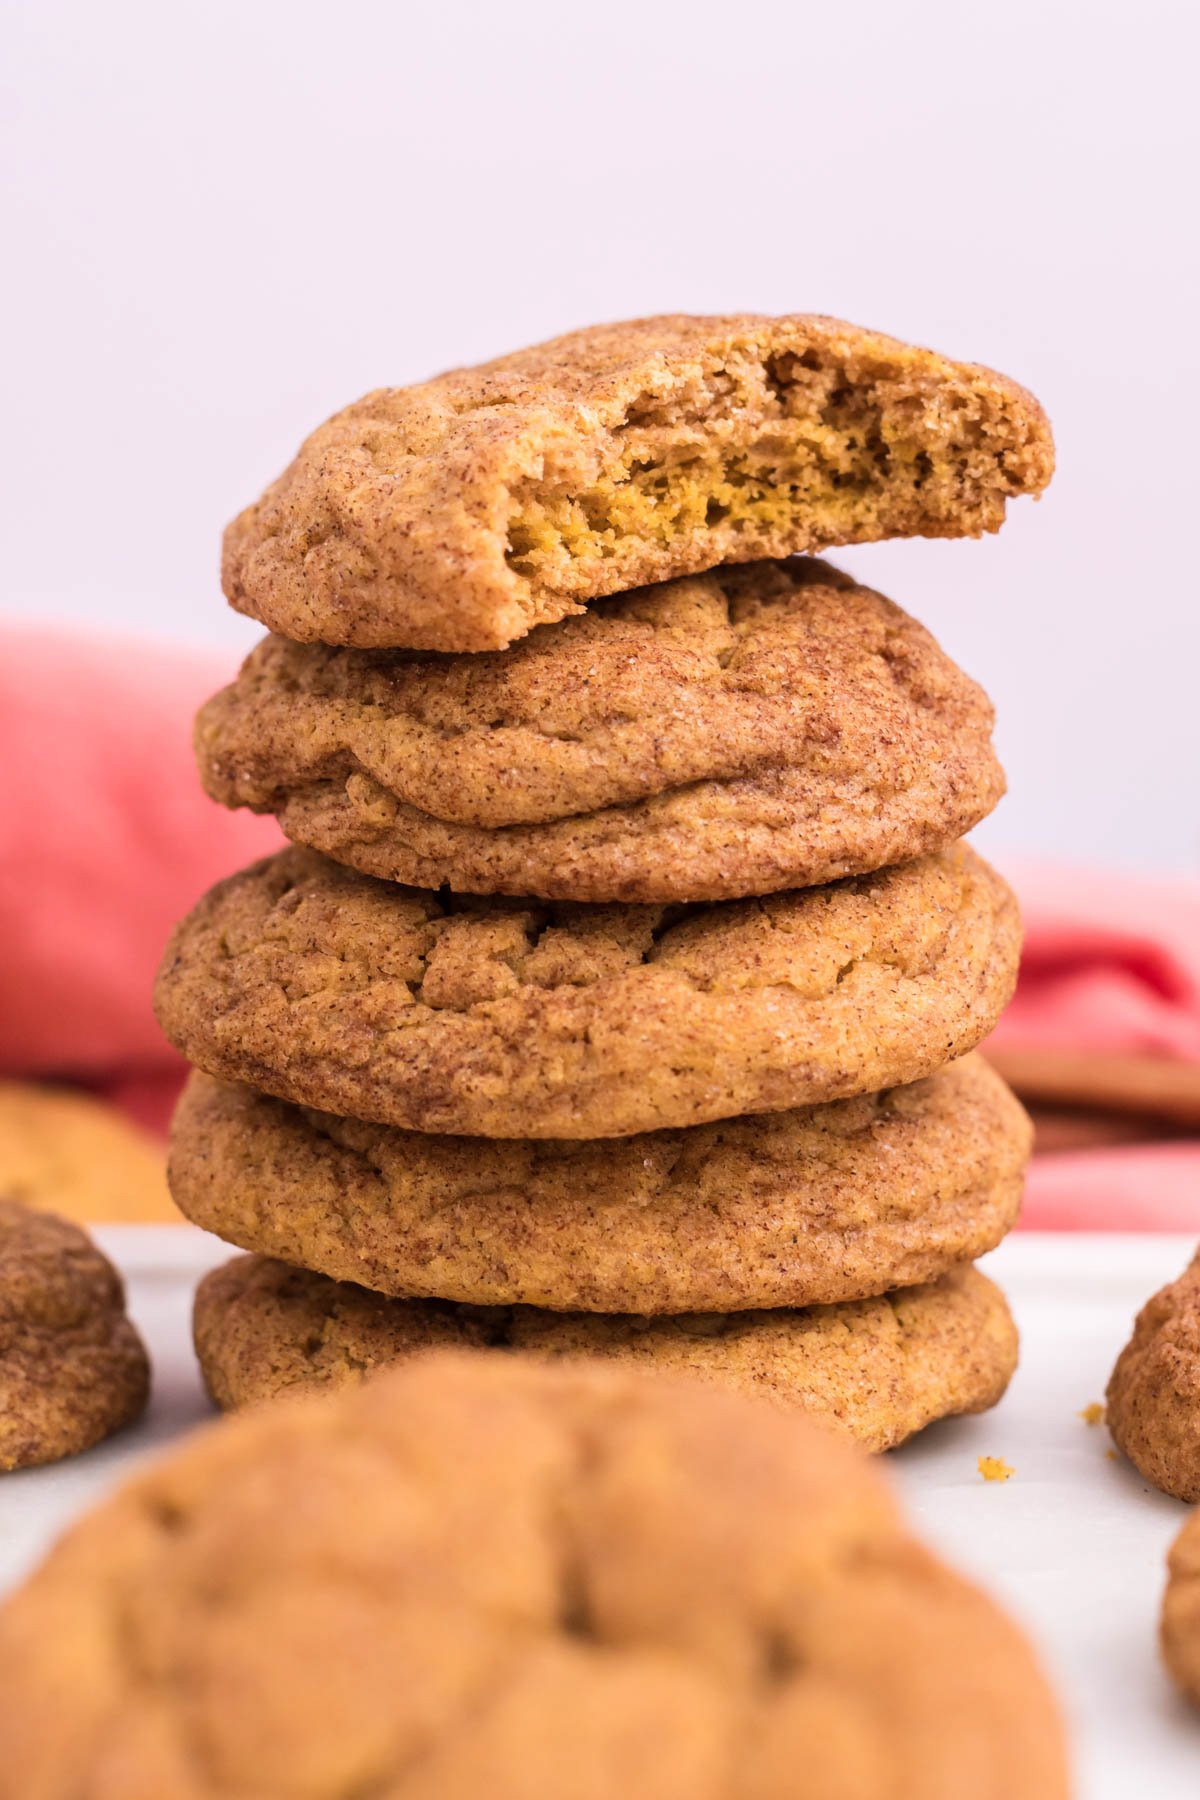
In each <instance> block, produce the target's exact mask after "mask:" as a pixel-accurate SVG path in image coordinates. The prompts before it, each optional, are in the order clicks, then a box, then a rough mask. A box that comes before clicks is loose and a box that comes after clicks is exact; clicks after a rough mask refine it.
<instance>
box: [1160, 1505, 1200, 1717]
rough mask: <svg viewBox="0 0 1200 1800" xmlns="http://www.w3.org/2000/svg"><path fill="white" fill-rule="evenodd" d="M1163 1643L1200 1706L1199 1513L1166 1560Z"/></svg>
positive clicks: (1177, 1677) (1177, 1676) (1179, 1679)
mask: <svg viewBox="0 0 1200 1800" xmlns="http://www.w3.org/2000/svg"><path fill="white" fill-rule="evenodd" d="M1161 1641H1162V1651H1163V1658H1164V1660H1165V1662H1166V1665H1167V1668H1168V1669H1169V1671H1170V1673H1171V1676H1172V1678H1173V1680H1174V1681H1175V1683H1176V1685H1177V1686H1178V1687H1179V1689H1180V1691H1181V1692H1182V1693H1184V1694H1186V1695H1187V1697H1188V1699H1189V1700H1192V1701H1194V1702H1195V1703H1196V1705H1197V1706H1200V1512H1194V1513H1193V1514H1192V1515H1191V1517H1190V1518H1189V1519H1188V1521H1187V1523H1186V1525H1185V1526H1184V1527H1183V1530H1182V1531H1181V1532H1180V1533H1179V1536H1178V1537H1177V1538H1176V1539H1175V1542H1174V1543H1173V1544H1172V1545H1171V1551H1170V1555H1169V1556H1168V1558H1167V1587H1166V1592H1165V1594H1164V1595H1163V1609H1162V1626H1161Z"/></svg>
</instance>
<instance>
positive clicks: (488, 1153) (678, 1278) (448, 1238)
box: [170, 1056, 1029, 1313]
mask: <svg viewBox="0 0 1200 1800" xmlns="http://www.w3.org/2000/svg"><path fill="white" fill-rule="evenodd" d="M1028 1151H1029V1122H1028V1120H1027V1119H1026V1117H1025V1114H1024V1113H1023V1112H1022V1110H1021V1107H1020V1106H1019V1105H1018V1103H1017V1101H1016V1100H1014V1098H1013V1096H1012V1095H1011V1094H1010V1093H1009V1092H1008V1090H1007V1089H1006V1088H1005V1086H1004V1083H1003V1082H1002V1081H1001V1080H1000V1078H999V1076H997V1075H996V1074H995V1073H994V1072H993V1071H992V1070H991V1069H990V1068H989V1067H988V1066H987V1064H986V1063H985V1062H983V1060H982V1059H981V1058H979V1057H974V1056H973V1057H969V1058H967V1059H966V1060H965V1061H963V1062H961V1063H956V1064H955V1065H954V1066H953V1067H951V1068H948V1069H943V1070H940V1071H939V1072H938V1073H937V1074H936V1075H931V1076H928V1077H927V1078H926V1079H925V1080H924V1081H919V1082H915V1083H914V1084H913V1085H912V1086H910V1087H903V1088H889V1089H887V1090H886V1091H884V1092H883V1093H879V1094H869V1095H862V1096H860V1097H859V1098H857V1099H854V1100H838V1101H834V1102H832V1103H831V1104H830V1105H828V1106H818V1107H808V1108H804V1109H800V1110H797V1111H793V1112H782V1113H760V1114H757V1115H754V1116H752V1117H748V1118H740V1119H731V1120H725V1121H722V1122H720V1123H717V1124H711V1125H696V1126H693V1127H691V1128H690V1129H688V1130H682V1131H663V1132H654V1133H649V1134H646V1133H643V1134H641V1135H639V1136H636V1137H628V1138H603V1139H599V1140H597V1141H594V1142H589V1141H586V1140H585V1141H583V1142H579V1141H571V1140H557V1139H540V1140H539V1139H533V1140H529V1139H524V1140H522V1139H493V1140H491V1141H490V1142H480V1140H479V1139H478V1138H462V1137H457V1138H455V1137H433V1136H429V1135H427V1134H426V1133H424V1132H414V1131H401V1130H397V1129H396V1128H394V1127H390V1126H386V1125H367V1124H362V1123H360V1122H358V1121H355V1120H352V1119H338V1118H335V1117H333V1116H332V1115H331V1114H329V1113H317V1112H311V1111H304V1110H302V1109H300V1108H299V1107H295V1106H290V1105H288V1103H287V1102H286V1101H283V1100H273V1099H270V1098H269V1097H268V1096H267V1095H265V1094H258V1093H255V1092H254V1090H253V1089H252V1088H245V1087H228V1086H226V1085H225V1084H223V1083H221V1082H217V1081H213V1080H212V1079H211V1078H210V1077H208V1076H206V1075H198V1074H197V1075H193V1076H192V1078H191V1081H190V1083H189V1085H188V1087H187V1089H186V1091H185V1093H184V1096H183V1099H182V1100H181V1102H180V1105H179V1109H178V1111H177V1113H176V1116H175V1123H174V1127H173V1131H172V1150H171V1170H170V1173H171V1185H172V1188H173V1190H174V1192H175V1196H176V1199H177V1201H178V1203H179V1206H180V1207H181V1209H182V1210H183V1212H184V1213H186V1215H187V1216H188V1218H190V1219H193V1220H194V1221H195V1223H196V1224H197V1225H202V1226H203V1227H204V1228H205V1229H206V1230H208V1231H214V1232H216V1233H217V1234H218V1236H220V1237H223V1238H226V1239H228V1241H229V1242H230V1243H232V1244H236V1245H237V1246H238V1247H239V1248H240V1249H243V1250H258V1251H263V1252H265V1253H266V1254H267V1255H269V1256H278V1257H282V1258H283V1260H284V1261H285V1262H290V1263H296V1264H298V1265H299V1266H301V1267H303V1268H306V1269H317V1270H320V1271H321V1272H322V1273H323V1274H326V1275H331V1276H334V1277H336V1278H337V1279H338V1280H341V1281H354V1282H360V1283H362V1285H363V1286H365V1287H369V1288H374V1289H377V1290H378V1291H379V1292H381V1293H385V1294H398V1295H404V1296H409V1297H411V1296H425V1297H427V1298H438V1299H444V1300H457V1301H463V1302H467V1303H471V1304H475V1305H482V1306H488V1305H502V1306H506V1305H513V1304H520V1305H526V1306H540V1307H549V1308H551V1309H554V1310H560V1311H577V1312H578V1311H582V1312H602V1313H603V1312H609V1313H611V1312H637V1313H663V1312H668V1313H669V1312H710V1311H711V1312H729V1311H734V1310H737V1309H738V1308H742V1307H768V1306H808V1305H811V1304H813V1303H814V1302H828V1301H833V1300H853V1299H859V1298H862V1297H863V1296H865V1295H870V1294H882V1293H885V1292H886V1291H887V1290H888V1289H889V1288H894V1287H907V1286H912V1285H913V1284H915V1283H917V1282H921V1281H929V1280H931V1279H932V1278H933V1277H935V1276H937V1275H940V1274H942V1273H944V1272H945V1270H946V1269H947V1268H950V1267H952V1266H953V1265H955V1264H957V1263H962V1262H970V1261H972V1260H973V1259H974V1258H975V1257H977V1256H982V1255H983V1253H984V1252H985V1251H987V1250H991V1249H993V1248H994V1247H995V1245H996V1244H998V1243H999V1242H1000V1240H1001V1238H1002V1237H1003V1236H1004V1235H1005V1233H1006V1232H1007V1231H1009V1230H1010V1229H1011V1227H1012V1225H1013V1223H1014V1222H1015V1220H1016V1216H1017V1211H1018V1208H1019V1205H1020V1198H1021V1187H1022V1180H1023V1175H1024V1168H1025V1161H1026V1158H1027V1155H1028Z"/></svg>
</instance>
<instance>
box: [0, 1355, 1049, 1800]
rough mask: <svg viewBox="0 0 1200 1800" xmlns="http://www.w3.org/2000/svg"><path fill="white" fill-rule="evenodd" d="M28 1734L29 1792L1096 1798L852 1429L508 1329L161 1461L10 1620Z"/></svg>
mask: <svg viewBox="0 0 1200 1800" xmlns="http://www.w3.org/2000/svg"><path fill="white" fill-rule="evenodd" d="M0 1742H2V1743H3V1745H4V1757H3V1760H2V1764H0V1795H3V1797H4V1800H16V1797H17V1796H20V1800H34V1797H35V1796H36V1800H117V1796H120V1797H121V1800H126V1797H127V1796H131V1795H134V1794H137V1795H146V1796H151V1795H153V1796H155V1800H157V1797H158V1796H166V1795H170V1796H171V1797H172V1800H235V1797H245V1800H249V1796H251V1795H255V1796H258V1795H261V1796H267V1795H269V1796H270V1797H271V1800H348V1796H351V1795H355V1796H363V1797H364V1800H365V1796H367V1795H370V1796H372V1797H373V1800H374V1797H376V1796H377V1797H378V1800H479V1796H480V1795H483V1794H487V1795H488V1796H490V1797H491V1800H564V1797H565V1796H579V1795H582V1794H584V1793H586V1794H587V1795H588V1796H589V1800H591V1797H595V1800H609V1797H610V1796H611V1797H613V1800H615V1797H616V1796H619V1795H625V1794H636V1795H638V1796H639V1800H685V1797H686V1800H701V1797H703V1800H718V1797H719V1796H732V1795H737V1796H739V1800H793V1797H794V1796H796V1795H797V1794H798V1793H800V1792H804V1793H807V1794H810V1795H814V1796H815V1795H822V1796H826V1795H828V1796H832V1795H835V1794H836V1795H837V1796H838V1800H881V1797H882V1796H884V1795H888V1796H896V1797H897V1800H899V1797H901V1796H903V1797H905V1800H907V1797H908V1796H918V1795H919V1796H923V1797H924V1796H933V1795H938V1796H943V1795H944V1796H954V1797H955V1800H958V1796H965V1795H970V1796H971V1800H1013V1797H1014V1796H1017V1795H1019V1796H1020V1800H1065V1797H1066V1795H1067V1791H1068V1783H1067V1776H1066V1772H1065V1762H1064V1747H1063V1734H1062V1728H1061V1725H1060V1723H1059V1718H1058V1713H1057V1708H1056V1707H1055V1704H1054V1701H1053V1699H1052V1697H1051V1694H1050V1692H1049V1689H1048V1687H1047V1685H1046V1682H1045V1679H1044V1677H1043V1676H1042V1674H1041V1672H1040V1670H1039V1668H1038V1665H1037V1662H1036V1660H1035V1658H1034V1656H1033V1655H1032V1653H1031V1651H1030V1649H1029V1647H1028V1645H1027V1644H1026V1642H1025V1639H1024V1638H1023V1636H1022V1635H1021V1634H1020V1633H1019V1632H1018V1631H1017V1630H1016V1628H1015V1627H1014V1626H1013V1625H1012V1624H1011V1623H1010V1621H1009V1620H1008V1619H1007V1618H1006V1617H1005V1615H1004V1614H1003V1613H1001V1612H1000V1611H999V1609H998V1608H997V1607H996V1606H995V1604H994V1603H993V1602H992V1601H991V1600H990V1599H988V1598H986V1597H985V1596H984V1595H982V1594H981V1593H980V1592H978V1590H976V1589H975V1588H974V1587H972V1586H971V1585H970V1584H969V1583H967V1582H965V1581H964V1580H963V1579H962V1578H961V1577H960V1576H958V1575H956V1574H954V1573H952V1572H951V1571H950V1570H949V1569H947V1568H946V1567H945V1566H944V1565H943V1564H942V1563H941V1562H939V1561H938V1560H937V1558H936V1557H934V1556H933V1555H932V1554H931V1553H930V1552H929V1551H927V1550H926V1549H925V1548H924V1547H923V1546H922V1545H921V1544H920V1543H918V1541H917V1540H916V1539H914V1538H913V1537H912V1536H911V1535H910V1533H909V1531H908V1530H907V1528H906V1526H905V1525H904V1523H903V1521H902V1519H901V1518H900V1516H899V1514H898V1511H897V1508H896V1506H895V1503H894V1502H893V1500H892V1498H891V1495H890V1493H889V1492H888V1488H887V1486H886V1484H885V1482H884V1479H883V1474H882V1471H881V1470H880V1469H879V1468H878V1465H875V1466H872V1464H871V1462H870V1460H869V1459H868V1458H866V1457H865V1456H863V1455H862V1453H861V1452H860V1451H858V1450H857V1449H856V1447H855V1446H854V1445H852V1444H849V1443H846V1442H844V1441H841V1440H839V1439H838V1438H837V1437H836V1436H835V1435H834V1434H832V1433H830V1432H826V1431H823V1430H821V1429H820V1428H819V1427H818V1426H817V1425H815V1424H813V1423H812V1422H811V1421H809V1420H807V1419H804V1418H801V1417H796V1416H789V1415H786V1414H783V1413H780V1412H779V1410H778V1409H776V1408H773V1407H771V1406H767V1405H763V1404H761V1403H756V1402H753V1401H749V1400H746V1399H744V1398H742V1397H740V1396H737V1395H733V1394H728V1393H724V1392H722V1391H720V1390H718V1389H714V1388H712V1387H709V1386H705V1385H704V1384H701V1383H698V1382H684V1381H679V1382H673V1381H669V1380H665V1379H663V1378H655V1377H653V1376H649V1375H647V1374H645V1373H641V1372H639V1373H636V1374H635V1373H634V1372H632V1371H630V1370H627V1369H616V1368H612V1367H602V1366H599V1365H596V1364H584V1365H559V1366H557V1367H547V1366H545V1365H543V1364H538V1363H535V1362H532V1361H529V1360H527V1359H524V1358H519V1357H510V1356H488V1355H478V1354H477V1355H473V1356H464V1355H460V1356H453V1355H449V1354H445V1353H443V1354H442V1355H435V1356H426V1357H419V1358H416V1359H414V1360H413V1361H411V1362H409V1363H406V1364H403V1365H402V1366H400V1367H399V1368H395V1369H391V1370H388V1371H386V1372H385V1373H383V1374H381V1375H379V1376H377V1377H376V1378H375V1379H374V1380H372V1381H368V1382H365V1383H363V1384H361V1385H360V1386H358V1387H355V1388H351V1389H348V1390H343V1391H342V1392H340V1393H337V1394H333V1395H322V1396H320V1397H315V1398H314V1397H308V1398H302V1399H297V1400H293V1401H290V1402H288V1403H286V1404H279V1405H274V1406H266V1407H256V1408H253V1409H251V1410H250V1411H249V1412H246V1413H244V1414H242V1415H240V1416H238V1417H235V1418H233V1419H228V1420H225V1421H223V1422H221V1423H219V1424H217V1425H214V1426H212V1427H211V1428H209V1429H208V1430H207V1431H201V1432H196V1433H194V1434H193V1435H192V1436H191V1437H190V1438H189V1439H188V1440H187V1441H186V1442H185V1443H184V1444H183V1445H181V1446H178V1447H176V1449H175V1450H174V1451H173V1452H172V1453H171V1455H170V1456H169V1457H167V1458H165V1459H163V1460H162V1461H160V1462H159V1463H157V1464H156V1465H155V1466H153V1467H152V1468H150V1469H149V1470H147V1471H144V1472H143V1473H141V1474H139V1475H138V1476H136V1477H135V1478H134V1480H133V1481H132V1482H130V1483H129V1484H128V1485H127V1486H126V1487H125V1488H124V1490H123V1491H122V1492H120V1493H118V1494H117V1495H116V1496H115V1497H114V1498H110V1499H109V1500H107V1501H106V1502H105V1503H103V1504H102V1505H101V1506H100V1507H98V1508H97V1509H96V1510H95V1511H94V1512H93V1513H92V1514H91V1515H90V1516H89V1517H88V1518H86V1519H85V1520H83V1521H82V1523H80V1524H78V1525H77V1526H76V1527H75V1528H74V1529H73V1530H72V1531H71V1533H70V1534H69V1535H68V1536H67V1537H66V1538H65V1539H63V1540H62V1542H60V1544H59V1545H58V1547H57V1548H56V1549H55V1550H54V1551H52V1552H51V1554H50V1556H49V1558H48V1559H47V1560H46V1562H45V1563H44V1564H43V1566H42V1567H41V1568H40V1569H39V1570H38V1571H37V1572H36V1573H35V1574H34V1575H33V1577H32V1578H31V1579H30V1580H29V1581H28V1582H27V1583H26V1585H25V1586H24V1587H23V1589H22V1590H21V1591H20V1592H18V1593H17V1594H16V1595H15V1596H14V1597H13V1598H12V1599H10V1600H9V1601H8V1603H7V1604H6V1605H5V1606H4V1608H3V1609H2V1610H0ZM800 1783H802V1786H801V1785H798V1784H800Z"/></svg>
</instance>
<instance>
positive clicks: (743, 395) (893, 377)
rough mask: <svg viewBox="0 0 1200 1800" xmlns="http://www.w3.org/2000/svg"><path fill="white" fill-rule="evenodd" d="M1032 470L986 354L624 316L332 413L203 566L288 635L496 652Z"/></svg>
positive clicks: (853, 335) (806, 317)
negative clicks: (577, 619) (980, 363)
mask: <svg viewBox="0 0 1200 1800" xmlns="http://www.w3.org/2000/svg"><path fill="white" fill-rule="evenodd" d="M1053 468H1054V446H1053V443H1052V440H1051V436H1050V427H1049V425H1048V423H1047V421H1046V417H1045V414H1044V413H1043V412H1042V409H1041V408H1040V406H1039V405H1038V403H1037V401H1036V400H1034V399H1033V397H1032V395H1030V394H1027V393H1025V392H1024V390H1023V389H1021V388H1019V387H1017V386H1016V385H1015V383H1013V382H1011V381H1008V380H1006V379H1005V377H1004V376H1002V375H996V374H994V373H993V372H992V371H991V370H990V369H983V368H978V367H976V366H974V365H972V364H969V363H955V362H951V361H949V360H948V359H947V358H946V357H943V356H938V355H936V354H935V353H934V352H933V351H930V350H921V349H917V348H916V347H915V346H913V345H910V344H902V343H899V342H897V340H896V339H895V338H889V337H883V336H881V335H880V334H879V333H878V332H873V331H864V330H862V329H861V328H860V327H858V326H855V325H847V324H845V323H843V322H842V321H841V320H839V319H827V318H821V317H818V316H816V315H814V314H804V313H798V314H794V315H792V316H791V317H785V318H779V319H770V318H763V317H758V316H755V315H753V314H742V315H734V316H731V317H724V318H690V317H688V316H686V315H683V314H675V315H668V316H665V317H661V318H653V319H634V320H631V321H629V322H626V323H622V324H615V325H601V326H595V327H593V328H592V329H591V330H587V331H576V332H571V333H570V334H568V335H567V336H565V337H560V338H555V339H554V340H553V341H552V342H550V343H547V344H537V345H535V346H533V348H532V349H528V350H521V351H518V352H517V353H516V354H515V355H511V356H503V357H500V358H498V359H497V360H496V361H494V362H489V363H483V364H481V365H480V366H479V367H478V368H473V369H455V370H451V371H450V372H449V373H448V374H445V375H440V376H438V377H437V378H436V379H435V380H433V381H426V382H423V383H421V384H420V385H419V386H416V387H409V388H390V389H389V388H381V389H378V390H377V391H376V392H375V393H372V394H368V395H366V397H365V398H364V399H362V400H359V401H357V402H356V403H355V404H354V405H353V406H348V407H347V408H346V409H345V410H344V411H343V412H340V413H338V414H337V415H336V417H334V418H332V419H330V420H329V421H328V422H327V423H326V424H324V425H322V426H321V427H320V429H319V430H317V431H315V432H314V433H313V434H312V436H311V437H310V438H308V440H307V441H306V442H305V443H304V444H303V445H302V446H301V448H300V451H299V453H298V454H297V456H296V458H295V460H294V461H293V462H292V464H291V465H290V467H289V468H288V469H286V470H285V471H284V473H283V474H282V475H281V476H280V478H279V479H278V481H276V482H274V483H273V484H272V486H271V487H269V488H268V489H267V491H266V493H265V494H264V495H263V496H262V498H261V499H260V500H259V501H258V502H257V503H256V504H255V505H253V506H250V507H248V508H247V509H246V510H245V511H244V512H243V513H241V514H240V515H239V517H238V518H236V519H235V520H234V521H233V523H232V524H231V525H230V526H229V529H228V530H227V531H226V533H225V548H224V557H223V561H222V580H223V584H224V588H225V593H226V595H227V596H228V598H229V600H230V601H231V602H232V604H233V605H234V606H235V607H237V609H238V610H239V611H240V612H245V613H249V614H250V615H251V617H253V618H256V619H260V620H261V621H262V622H263V624H265V625H267V626H269V627H270V628H271V630H272V631H278V632H279V633H280V635H281V636H283V637H287V638H291V639H293V640H295V641H297V642H302V643H312V642H314V641H315V642H321V643H327V644H358V645H360V646H368V647H369V646H377V647H378V646H389V645H407V646H410V647H413V648H418V649H427V650H502V649H504V647H505V646H506V645H507V644H510V643H511V642H512V641H513V639H514V638H518V637H521V636H523V635H524V633H525V632H527V631H529V630H530V629H531V627H533V626H535V625H540V624H544V623H546V622H548V621H550V620H554V619H561V618H563V617H564V616H565V615H566V614H568V613H575V612H578V611H579V609H580V607H581V606H582V605H583V603H584V602H585V601H588V600H594V599H596V598H598V597H599V596H601V595H604V594H614V593H621V592H624V591H625V590H626V589H628V588H634V587H640V586H642V585H643V584H645V583H646V582H654V581H665V580H668V579H669V578H671V577H673V576H677V575H690V574H695V573H697V572H698V571H699V570H701V569H711V568H715V567H716V566H717V565H718V564H719V563H731V562H733V563H739V562H749V561H752V560H754V559H755V558H758V557H766V556H786V555H789V554H791V553H792V552H794V551H798V550H819V549H821V548H822V547H824V546H827V545H832V544H853V543H870V542H874V541H875V540H877V539H879V538H889V537H911V536H914V535H920V536H923V537H963V536H970V537H978V536H979V535H980V533H981V532H984V531H995V530H997V529H998V528H999V526H1000V524H1001V522H1002V521H1003V518H1004V510H1005V506H1006V503H1007V501H1008V500H1009V499H1010V498H1015V497H1016V496H1018V495H1021V494H1037V493H1040V492H1041V490H1042V489H1043V488H1044V487H1045V486H1046V484H1047V482H1048V481H1049V479H1050V476H1051V473H1052V471H1053Z"/></svg>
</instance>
